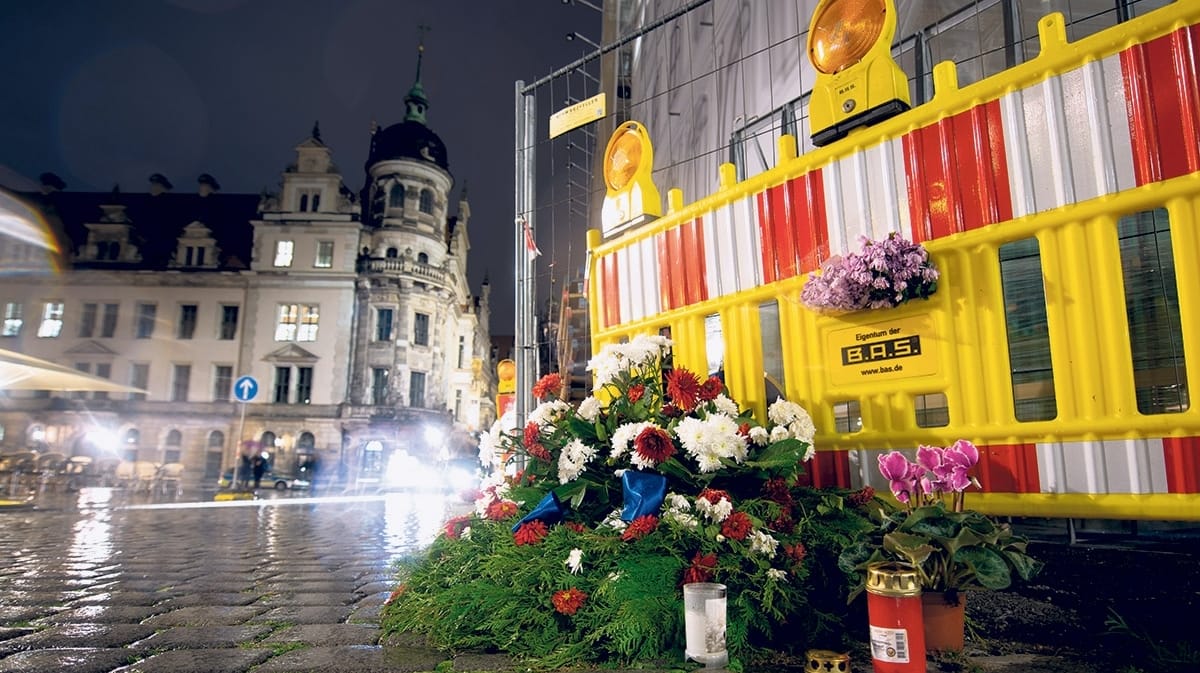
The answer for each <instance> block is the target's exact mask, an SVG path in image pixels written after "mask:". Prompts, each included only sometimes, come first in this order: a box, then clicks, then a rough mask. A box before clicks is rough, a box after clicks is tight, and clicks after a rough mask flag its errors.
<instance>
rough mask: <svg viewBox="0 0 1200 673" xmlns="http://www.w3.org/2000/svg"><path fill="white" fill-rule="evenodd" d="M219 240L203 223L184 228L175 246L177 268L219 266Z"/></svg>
mask: <svg viewBox="0 0 1200 673" xmlns="http://www.w3.org/2000/svg"><path fill="white" fill-rule="evenodd" d="M217 256H218V255H217V239H215V238H213V235H212V231H211V230H209V228H208V227H207V226H205V225H204V223H203V222H192V223H191V224H189V225H187V226H186V227H184V228H183V233H181V234H180V235H179V240H178V241H177V242H176V244H175V257H174V259H172V260H171V266H173V267H175V268H205V269H210V268H213V267H215V266H216V265H217Z"/></svg>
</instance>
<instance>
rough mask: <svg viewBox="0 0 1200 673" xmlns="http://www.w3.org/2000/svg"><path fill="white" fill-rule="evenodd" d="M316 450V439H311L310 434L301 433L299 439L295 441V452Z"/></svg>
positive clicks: (311, 435)
mask: <svg viewBox="0 0 1200 673" xmlns="http://www.w3.org/2000/svg"><path fill="white" fill-rule="evenodd" d="M315 448H317V438H316V437H313V433H311V432H301V433H300V438H299V439H298V440H296V450H297V451H309V452H311V451H312V450H313V449H315Z"/></svg>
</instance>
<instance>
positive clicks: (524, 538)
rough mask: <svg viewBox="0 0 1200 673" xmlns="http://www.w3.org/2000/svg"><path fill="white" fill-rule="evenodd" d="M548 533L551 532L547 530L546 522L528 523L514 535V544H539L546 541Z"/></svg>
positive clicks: (537, 520) (535, 520)
mask: <svg viewBox="0 0 1200 673" xmlns="http://www.w3.org/2000/svg"><path fill="white" fill-rule="evenodd" d="M548 532H550V531H549V530H548V529H547V528H546V522H544V521H542V520H541V519H534V520H533V521H526V522H525V523H523V524H521V527H520V528H517V532H515V533H513V542H514V543H515V544H518V545H522V544H537V543H539V542H541V541H542V540H545V539H546V534H547V533H548Z"/></svg>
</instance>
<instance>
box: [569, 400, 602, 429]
mask: <svg viewBox="0 0 1200 673" xmlns="http://www.w3.org/2000/svg"><path fill="white" fill-rule="evenodd" d="M602 408H603V406H602V405H601V404H600V400H598V399H596V398H595V397H592V396H591V395H588V396H587V398H585V399H584V400H583V401H582V402H580V403H579V408H578V409H576V410H575V413H576V414H578V415H579V417H580V418H582V419H583V420H585V421H587V422H588V423H595V422H596V419H597V418H600V409H602Z"/></svg>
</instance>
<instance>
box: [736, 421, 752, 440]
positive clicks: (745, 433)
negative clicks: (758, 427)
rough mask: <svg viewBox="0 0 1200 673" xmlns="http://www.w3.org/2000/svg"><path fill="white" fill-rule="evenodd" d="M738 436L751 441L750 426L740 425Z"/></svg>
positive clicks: (747, 424) (746, 424)
mask: <svg viewBox="0 0 1200 673" xmlns="http://www.w3.org/2000/svg"><path fill="white" fill-rule="evenodd" d="M738 435H740V436H741V438H742V439H750V424H749V423H742V424H741V425H739V426H738Z"/></svg>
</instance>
